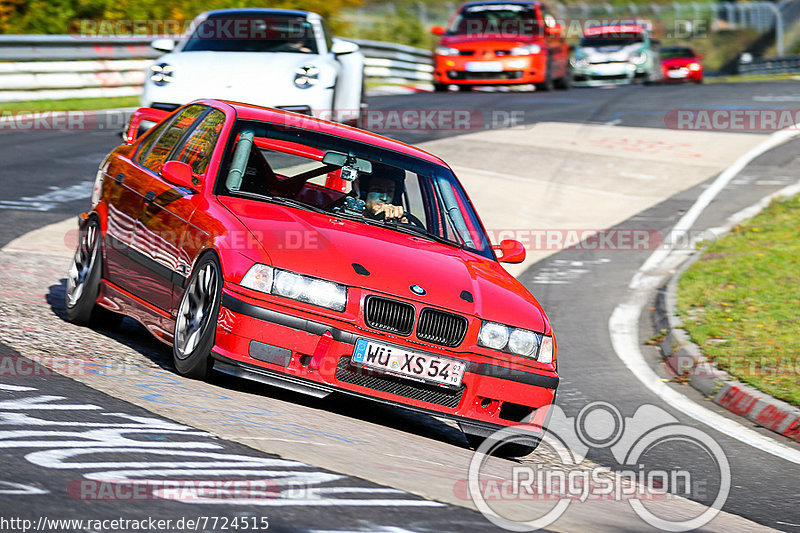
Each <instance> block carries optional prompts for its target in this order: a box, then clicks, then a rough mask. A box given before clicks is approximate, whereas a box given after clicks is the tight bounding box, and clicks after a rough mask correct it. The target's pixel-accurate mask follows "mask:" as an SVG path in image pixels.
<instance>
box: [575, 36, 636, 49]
mask: <svg viewBox="0 0 800 533" xmlns="http://www.w3.org/2000/svg"><path fill="white" fill-rule="evenodd" d="M643 42H644V34H643V33H616V32H614V33H606V34H602V33H601V34H598V35H592V36H591V37H584V38H583V39H581V44H580V45H581V46H585V47H590V48H602V47H604V46H615V47H620V46H628V45H630V44H636V43H643Z"/></svg>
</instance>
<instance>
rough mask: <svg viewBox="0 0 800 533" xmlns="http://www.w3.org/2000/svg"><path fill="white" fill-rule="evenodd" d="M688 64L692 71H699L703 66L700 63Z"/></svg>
mask: <svg viewBox="0 0 800 533" xmlns="http://www.w3.org/2000/svg"><path fill="white" fill-rule="evenodd" d="M686 66H687V67H689V70H691V71H692V72H697V71H699V70H700V68H701V67H700V63H689V64H688V65H686Z"/></svg>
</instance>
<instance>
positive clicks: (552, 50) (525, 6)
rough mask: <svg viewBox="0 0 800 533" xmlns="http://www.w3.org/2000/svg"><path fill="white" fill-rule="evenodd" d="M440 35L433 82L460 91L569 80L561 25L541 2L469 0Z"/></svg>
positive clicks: (541, 86)
mask: <svg viewBox="0 0 800 533" xmlns="http://www.w3.org/2000/svg"><path fill="white" fill-rule="evenodd" d="M431 31H432V32H433V33H434V34H436V35H441V36H442V38H441V41H440V42H439V46H437V47H436V51H435V53H434V59H433V65H434V72H433V87H434V90H435V91H437V92H440V91H446V90H447V89H448V86H449V85H457V86H458V88H459V89H460V90H462V91H468V90H470V89H472V87H474V86H486V85H517V84H530V83H533V84H535V85H536V88H537V90H543V91H549V90H552V89H553V88H554V87H556V88H559V89H568V88H569V87H570V86H571V85H572V71H571V68H570V63H569V45H568V44H567V43H566V41H565V39H564V35H563V34H564V29H563V27H562V26H561V25H559V24H557V23H556V20H555V18H554V17H553V16H552V15H551V14H550V13H549V12H548V10H547V7H546V6H545V5H544V4H543V3H542V2H536V1H516V2H514V1H512V2H498V1H493V2H486V1H480V2H469V3H466V4H464V5H462V6H461V7H460V8H459V9H458V11H457V12H456V14H455V15H454V16H453V18H452V19H451V20H450V24H449V26H448V28H447V29H445V28H443V27H442V26H434V27H433V28H432V30H431Z"/></svg>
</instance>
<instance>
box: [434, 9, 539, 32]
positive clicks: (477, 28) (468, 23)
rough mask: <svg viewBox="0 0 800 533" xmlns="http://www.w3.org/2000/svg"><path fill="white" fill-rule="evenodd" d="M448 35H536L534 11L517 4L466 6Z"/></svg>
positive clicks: (536, 25) (537, 29) (536, 27)
mask: <svg viewBox="0 0 800 533" xmlns="http://www.w3.org/2000/svg"><path fill="white" fill-rule="evenodd" d="M447 33H448V34H449V35H482V34H501V35H514V36H519V35H523V36H533V35H538V33H539V25H538V23H537V19H536V11H535V10H534V9H533V8H532V7H529V6H523V5H519V4H484V5H475V6H468V7H466V8H464V10H463V11H461V13H459V14H458V16H457V17H456V18H455V20H454V21H453V23H452V24H451V25H450V29H449V30H448V32H447Z"/></svg>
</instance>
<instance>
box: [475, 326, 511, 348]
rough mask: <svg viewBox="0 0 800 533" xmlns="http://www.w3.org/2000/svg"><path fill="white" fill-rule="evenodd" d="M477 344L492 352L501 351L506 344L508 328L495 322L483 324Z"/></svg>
mask: <svg viewBox="0 0 800 533" xmlns="http://www.w3.org/2000/svg"><path fill="white" fill-rule="evenodd" d="M478 344H481V345H483V346H486V347H487V348H491V349H493V350H502V349H503V348H505V347H506V344H508V328H507V327H505V326H504V325H502V324H497V323H495V322H484V323H483V325H482V326H481V332H480V334H478Z"/></svg>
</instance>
